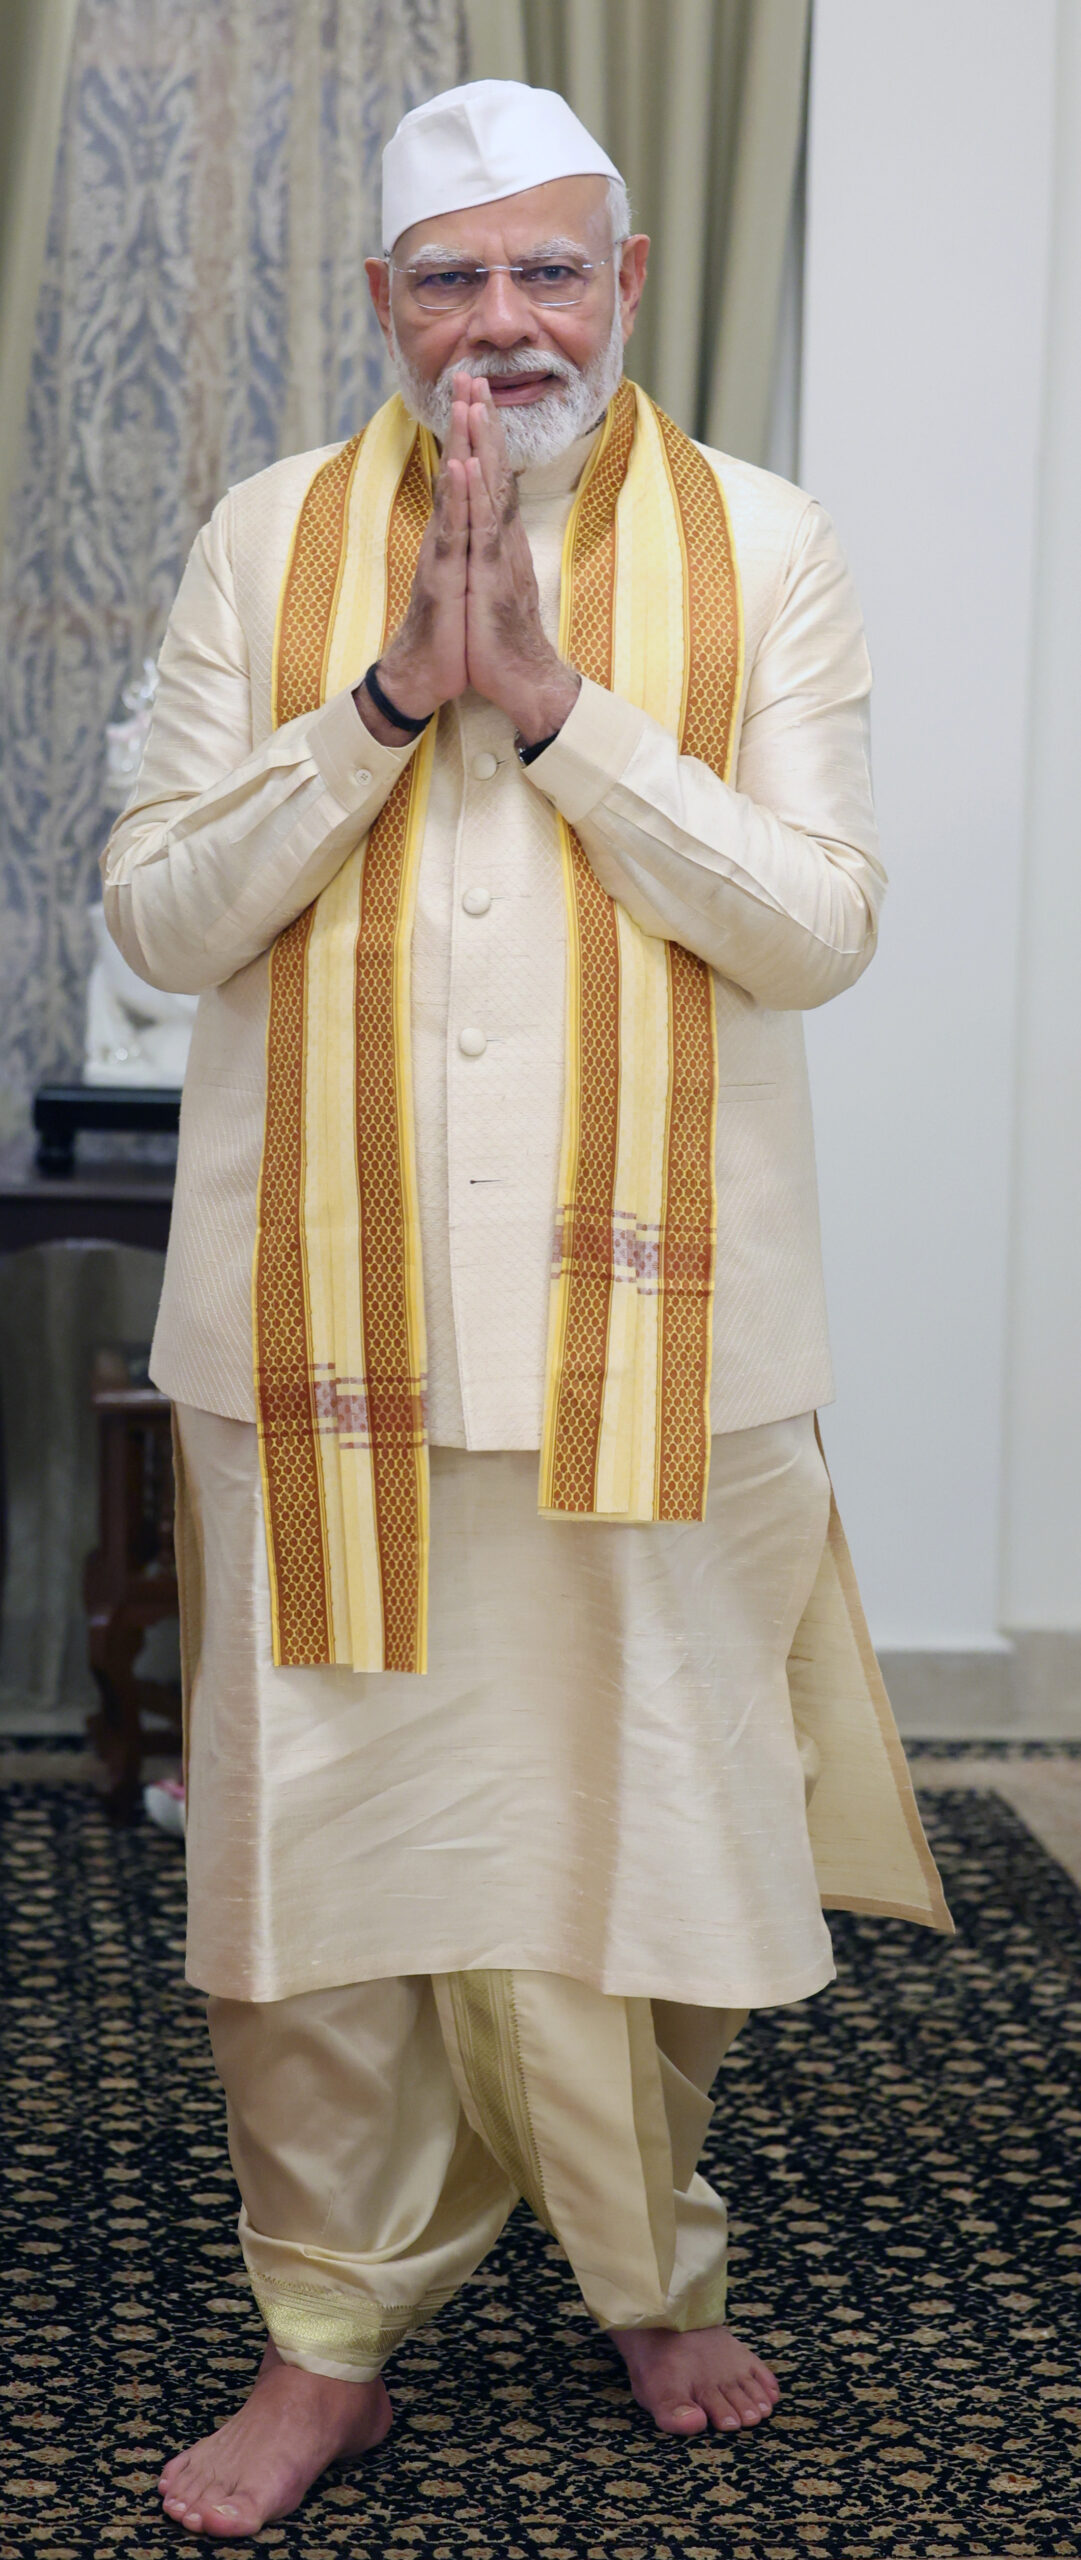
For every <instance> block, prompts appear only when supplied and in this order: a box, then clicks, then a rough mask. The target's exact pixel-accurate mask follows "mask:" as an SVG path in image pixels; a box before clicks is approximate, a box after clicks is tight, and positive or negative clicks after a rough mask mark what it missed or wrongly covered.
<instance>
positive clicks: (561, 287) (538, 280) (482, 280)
mask: <svg viewBox="0 0 1081 2560" xmlns="http://www.w3.org/2000/svg"><path fill="white" fill-rule="evenodd" d="M404 272H405V275H406V278H407V280H408V283H409V288H410V291H411V292H412V293H413V295H414V296H415V298H416V300H417V301H418V302H419V303H420V305H421V307H422V309H423V310H425V311H460V310H462V309H463V308H465V306H466V305H468V304H469V303H470V302H473V301H475V300H476V297H477V295H478V294H480V293H483V291H484V287H485V285H486V284H487V281H488V277H489V275H491V274H496V275H509V276H510V277H512V279H513V281H514V283H515V284H516V285H517V287H518V290H519V292H520V293H524V294H525V295H526V297H527V299H528V300H529V301H530V302H533V303H538V304H540V305H541V306H546V307H547V308H549V309H551V308H552V307H553V306H556V305H561V304H562V305H565V304H567V303H570V302H580V301H581V299H582V295H583V294H584V292H585V290H586V286H587V285H588V283H589V279H590V277H591V275H592V273H593V262H591V261H589V260H586V259H570V258H555V259H551V258H546V259H544V260H543V262H541V261H538V262H536V263H535V264H533V263H531V264H528V265H522V266H512V267H496V268H490V267H469V266H455V267H451V266H437V265H435V264H432V265H430V266H423V267H406V269H405V270H404Z"/></svg>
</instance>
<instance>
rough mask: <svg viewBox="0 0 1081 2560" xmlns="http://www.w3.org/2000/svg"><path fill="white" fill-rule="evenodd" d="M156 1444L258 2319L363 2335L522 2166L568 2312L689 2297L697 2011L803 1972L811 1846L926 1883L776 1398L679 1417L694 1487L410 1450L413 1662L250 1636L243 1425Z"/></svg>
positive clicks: (708, 2237)
mask: <svg viewBox="0 0 1081 2560" xmlns="http://www.w3.org/2000/svg"><path fill="white" fill-rule="evenodd" d="M177 1456H178V1494H179V1502H178V1520H179V1527H180V1556H181V1567H182V1585H183V1591H182V1614H183V1628H184V1638H185V1653H186V1663H187V1676H186V1694H187V1700H188V1707H187V1746H188V1749H187V1756H188V1863H189V1878H190V1886H191V1894H190V1920H189V1937H188V1970H189V1974H190V1977H191V1978H192V1980H194V1981H195V1982H196V1983H198V1984H200V1985H201V1986H202V1987H203V1988H205V1989H206V1990H207V1991H208V1992H209V1993H210V1994H211V1997H210V2000H209V2003H208V2015H209V2021H210V2028H211V2035H212V2039H213V2044H214V2052H215V2057H216V2060H217V2063H218V2068H219V2071H220V2074H221V2077H222V2080H223V2082H224V2085H225V2088H226V2092H227V2098H228V2109H229V2128H230V2141H231V2147H232V2157H233V2162H234V2166H235V2169H236V2174H237V2179H238V2183H239V2186H240V2190H241V2195H242V2198H243V2211H242V2214H241V2225H240V2228H241V2239H242V2245H243V2249H244V2255H245V2259H246V2262H247V2265H248V2268H249V2272H250V2274H251V2278H252V2282H253V2286H254V2290H255V2293H256V2297H257V2299H258V2301H259V2304H260V2307H261V2309H262V2312H263V2315H264V2318H265V2319H266V2321H267V2325H268V2327H269V2330H270V2333H271V2336H272V2337H273V2339H274V2340H275V2343H276V2345H277V2346H278V2348H279V2350H280V2352H281V2353H282V2354H283V2355H284V2356H286V2357H287V2358H288V2359H291V2360H292V2361H294V2362H296V2363H302V2364H305V2365H307V2366H309V2367H310V2368H311V2369H313V2370H316V2371H320V2372H328V2373H331V2374H340V2375H344V2376H347V2377H363V2376H366V2375H370V2374H372V2373H375V2372H377V2371H378V2370H379V2368H380V2366H381V2364H382V2362H383V2360H384V2359H385V2357H386V2356H387V2355H388V2354H389V2353H390V2352H391V2350H392V2348H393V2347H394V2346H395V2345H397V2344H398V2343H399V2341H400V2340H401V2339H402V2338H403V2337H404V2336H406V2335H407V2334H408V2333H409V2332H410V2331H411V2330H412V2329H414V2328H415V2327H417V2326H418V2325H419V2324H420V2323H421V2322H422V2321H423V2320H425V2319H426V2318H428V2317H430V2316H431V2314H432V2312H433V2311H434V2310H436V2309H437V2308H438V2307H439V2306H440V2304H441V2303H443V2302H445V2301H446V2300H447V2299H448V2298H449V2296H450V2295H451V2294H452V2293H453V2292H454V2291H456V2289H457V2288H458V2286H459V2285H460V2284H461V2283H462V2282H463V2281H464V2280H465V2278H466V2277H467V2276H468V2275H469V2274H470V2273H471V2272H472V2270H473V2269H474V2268H475V2267H476V2266H477V2265H478V2264H479V2262H480V2260H481V2259H482V2258H483V2257H484V2255H485V2253H486V2252H487V2250H488V2249H489V2248H490V2247H491V2245H492V2243H493V2241H494V2240H495V2239H496V2237H497V2235H498V2233H499V2231H500V2229H501V2227H502V2225H503V2222H504V2221H505V2219H506V2217H507V2215H508V2213H509V2212H510V2211H511V2208H512V2206H513V2205H514V2203H515V2201H516V2199H517V2197H518V2196H519V2195H524V2196H525V2197H526V2198H527V2199H528V2201H529V2203H530V2204H531V2205H532V2207H533V2209H534V2210H535V2212H536V2213H537V2214H538V2216H539V2218H540V2219H541V2221H542V2222H543V2223H544V2224H545V2225H546V2227H547V2228H548V2229H549V2230H550V2231H552V2232H553V2233H554V2235H555V2236H556V2238H557V2239H558V2241H559V2243H560V2245H561V2246H562V2247H563V2249H564V2250H565V2251H566V2254H567V2256H568V2259H569V2260H570V2263H571V2265H572V2267H573V2269H574V2272H575V2275H576V2277H577V2280H578V2282H579V2285H580V2287H581V2290H582V2294H583V2297H584V2299H585V2301H586V2303H587V2305H588V2307H589V2309H590V2310H591V2312H592V2313H593V2314H594V2316H595V2317H596V2318H597V2319H598V2320H599V2321H601V2322H602V2323H603V2324H605V2325H607V2326H610V2327H616V2328H623V2327H633V2326H649V2327H672V2328H684V2327H705V2326H708V2325H711V2324H712V2323H713V2322H715V2321H718V2320H720V2319H721V2318H722V2316H723V2307H724V2285H725V2250H726V2221H725V2211H724V2206H723V2204H722V2203H721V2201H720V2199H719V2198H718V2197H717V2196H716V2195H714V2193H713V2192H712V2190H711V2189H710V2188H709V2186H708V2185H707V2184H706V2183H705V2181H704V2180H703V2179H702V2178H700V2177H699V2176H697V2175H696V2170H695V2164H696V2161H697V2158H698V2155H699V2152H700V2150H701V2146H702V2142H703V2139H704V2135H705V2131H706V2127H707V2124H708V2121H709V2114H710V2100H709V2090H710V2086H711V2083H712V2080H713V2076H714V2073H715V2071H716V2069H717V2066H718V2064H719V2062H720V2060H721V2057H722V2054H723V2052H724V2050H725V2047H726V2045H727V2043H728V2042H729V2041H730V2039H731V2036H732V2035H733V2034H734V2032H735V2030H736V2028H737V2026H738V2025H739V2024H740V2022H741V2019H742V2017H743V2016H744V2015H745V2014H746V2012H747V2010H748V2009H750V2008H753V2007H757V2006H761V2005H768V2004H772V2003H775V2002H779V2001H788V2000H793V1999H799V1998H802V1997H805V1996H806V1995H807V1994H809V1993H811V1992H814V1991H816V1990H817V1989H819V1988H820V1987H821V1985H822V1984H823V1983H825V1982H826V1981H828V1980H829V1978H830V1976H831V1974H832V1971H833V1960H832V1951H831V1947H830V1940H829V1934H828V1931H827V1929H826V1926H825V1922H824V1920H823V1916H822V1894H823V1886H824V1881H825V1883H826V1885H827V1887H828V1889H830V1890H831V1891H832V1894H833V1895H834V1897H835V1898H837V1899H851V1900H857V1899H861V1898H862V1899H863V1900H864V1904H865V1907H869V1908H878V1909H882V1908H886V1909H889V1908H891V1907H900V1908H903V1909H904V1908H908V1909H910V1910H911V1916H913V1917H919V1918H923V1919H929V1920H930V1921H931V1923H932V1925H937V1926H942V1925H943V1924H944V1922H945V1912H944V1906H943V1905H942V1902H941V1895H940V1892H939V1891H938V1887H937V1878H936V1877H935V1874H934V1868H933V1866H932V1864H931V1862H930V1859H929V1857H928V1855H927V1853H926V1848H925V1844H923V1841H922V1834H921V1833H920V1830H919V1824H918V1820H917V1819H916V1817H915V1810H914V1806H913V1805H912V1802H911V1790H910V1789H908V1790H907V1794H906V1789H907V1778H906V1776H905V1773H904V1766H903V1758H902V1756H901V1754H900V1748H899V1745H898V1744H897V1741H896V1736H895V1734H894V1732H893V1727H892V1722H891V1721H890V1719H889V1711H888V1706H886V1705H885V1701H884V1694H883V1696H882V1698H881V1699H880V1701H879V1702H878V1704H877V1706H876V1704H875V1700H874V1696H873V1681H874V1676H875V1674H874V1663H873V1656H872V1655H871V1654H870V1648H869V1645H868V1644H867V1641H866V1631H865V1629H864V1628H863V1622H862V1616H861V1614H860V1613H859V1610H858V1599H855V1598H854V1596H853V1594H854V1585H852V1584H851V1578H850V1567H849V1566H848V1561H847V1551H846V1550H845V1549H844V1546H843V1540H840V1538H839V1528H838V1526H837V1525H836V1514H835V1512H833V1511H831V1504H830V1488H829V1480H828V1477H827V1475H826V1471H825V1467H824V1464H823V1461H822V1457H821V1453H820V1450H819V1447H818V1443H817V1440H816V1436H815V1431H814V1423H813V1417H812V1416H811V1415H802V1416H798V1417H796V1418H795V1419H793V1420H789V1421H785V1422H778V1423H770V1424H766V1425H762V1426H760V1427H758V1428H756V1429H752V1430H748V1431H744V1432H733V1433H726V1434H725V1435H723V1436H722V1437H720V1438H718V1439H717V1440H715V1441H714V1444H713V1461H712V1469H711V1480H710V1495H709V1506H708V1512H707V1517H706V1520H705V1521H704V1522H701V1523H685V1522H679V1523H658V1524H652V1525H643V1526H641V1527H627V1526H623V1525H619V1526H617V1525H615V1524H608V1523H606V1522H604V1521H596V1520H590V1521H573V1522H570V1521H567V1522H564V1521H559V1520H552V1519H547V1518H540V1517H539V1516H538V1512H537V1480H536V1458H535V1456H533V1455H531V1454H529V1453H521V1452H511V1451H491V1452H486V1453H482V1454H477V1453H469V1454H466V1453H465V1452H461V1451H457V1450H448V1449H435V1450H433V1452H432V1576H431V1627H432V1636H431V1651H430V1669H429V1671H428V1673H427V1674H426V1675H425V1676H423V1677H416V1676H412V1677H411V1676H409V1675H407V1674H392V1673H377V1674H375V1673H373V1674H357V1673H355V1672H352V1671H349V1670H346V1669H342V1668H322V1669H318V1670H308V1671H305V1670H297V1669H275V1667H274V1665H273V1662H272V1659H271V1650H270V1637H269V1602H268V1593H267V1568H266V1553H265V1544H264V1530H263V1514H262V1501H261V1492H260V1484H259V1474H258V1464H257V1457H256V1446H255V1432H254V1430H253V1428H252V1427H251V1426H250V1425H249V1424H245V1423H241V1422H236V1421H226V1420H223V1419H220V1418H216V1417H215V1416H213V1415H209V1414H203V1413H200V1412H197V1411H194V1410H192V1409H190V1408H186V1407H185V1408H181V1409H180V1410H179V1412H178V1415H177ZM846 1576H847V1577H848V1580H847V1581H846ZM879 1685H880V1684H879ZM809 1783H811V1784H812V1785H813V1793H812V1807H811V1810H812V1822H813V1818H814V1814H815V1810H816V1808H817V1807H818V1806H819V1804H822V1805H823V1806H824V1818H823V1820H822V1823H821V1825H820V1828H819V1833H818V1837H817V1839H816V1838H813V1837H812V1831H811V1829H810V1828H809V1825H808V1815H807V1792H808V1784H809ZM891 1894H892V1895H893V1896H894V1897H895V1898H896V1899H895V1902H891V1899H890V1897H891ZM906 1896H907V1897H908V1899H907V1901H906V1899H905V1897H906ZM946 1925H948V1923H947V1924H946Z"/></svg>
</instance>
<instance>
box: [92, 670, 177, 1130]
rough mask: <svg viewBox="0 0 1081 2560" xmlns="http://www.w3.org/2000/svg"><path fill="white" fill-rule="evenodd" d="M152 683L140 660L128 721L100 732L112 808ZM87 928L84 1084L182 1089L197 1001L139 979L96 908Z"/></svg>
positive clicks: (140, 732)
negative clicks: (88, 960) (90, 953)
mask: <svg viewBox="0 0 1081 2560" xmlns="http://www.w3.org/2000/svg"><path fill="white" fill-rule="evenodd" d="M157 680H158V677H157V668H156V667H155V665H154V661H153V658H146V659H145V660H144V662H143V672H142V677H141V679H140V681H139V682H138V683H137V684H129V685H125V687H124V691H123V693H122V695H121V697H120V698H121V701H122V702H123V704H124V706H125V708H126V710H127V712H128V714H129V717H128V718H127V719H126V720H111V721H110V722H109V725H108V727H107V729H106V731H105V740H106V775H107V779H108V783H109V788H110V792H115V794H116V807H117V808H118V809H119V808H121V807H122V806H123V803H124V801H125V800H126V799H127V797H128V793H129V791H130V790H131V786H132V784H133V782H134V781H135V778H136V775H137V773H138V771H139V766H140V764H141V762H142V755H143V748H144V746H145V744H146V734H147V730H148V729H149V727H150V705H151V703H152V702H153V699H154V691H155V687H156V685H157ZM90 929H91V932H92V934H93V938H94V957H93V961H92V964H91V970H90V979H89V983H88V986H87V991H86V1056H85V1059H84V1062H83V1083H84V1084H132V1085H182V1084H183V1082H184V1069H185V1067H186V1066H187V1063H188V1048H189V1045H190V1042H191V1026H192V1022H193V1020H194V1016H195V1008H196V1005H197V1003H198V1001H199V999H198V997H197V996H172V995H165V994H163V993H162V991H161V989H160V988H158V987H148V986H147V985H146V984H145V982H144V980H143V979H142V978H137V977H136V975H135V971H134V969H129V967H128V964H127V961H126V960H125V959H124V958H123V956H122V954H121V953H120V952H119V951H118V950H117V947H116V944H115V942H113V941H112V939H111V937H110V935H109V932H108V929H107V927H106V923H105V912H104V909H103V908H102V907H91V910H90Z"/></svg>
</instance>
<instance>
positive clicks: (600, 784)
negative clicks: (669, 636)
mask: <svg viewBox="0 0 1081 2560" xmlns="http://www.w3.org/2000/svg"><path fill="white" fill-rule="evenodd" d="M648 726H649V715H648V713H647V712H645V711H640V710H639V709H638V706H637V704H636V703H634V702H624V701H623V700H622V699H621V697H620V695H619V694H618V693H609V692H608V691H607V690H606V688H605V686H604V685H602V684H592V683H591V682H590V679H589V677H588V676H583V678H582V686H581V691H580V693H579V695H578V700H577V702H576V703H575V706H574V709H573V711H571V712H568V714H567V718H566V719H565V721H564V723H563V726H562V728H561V730H560V731H559V734H558V736H557V737H555V738H553V740H552V743H551V746H550V747H546V748H545V750H544V753H543V755H540V756H535V757H534V760H533V762H532V764H529V765H526V766H525V767H524V771H525V774H526V778H527V780H528V781H529V782H532V783H533V784H535V786H536V788H537V789H538V790H539V791H543V792H544V794H545V797H546V799H548V800H553V801H554V802H555V805H556V808H557V809H558V810H559V813H560V816H561V817H563V818H565V819H566V821H567V824H568V826H571V827H575V826H578V825H579V824H580V822H581V820H582V819H583V818H588V816H589V813H590V810H591V809H595V808H596V807H597V805H598V802H599V801H601V800H605V799H606V798H607V796H608V793H609V792H610V791H612V790H613V789H614V788H615V785H616V783H617V782H619V781H620V780H621V778H622V776H623V774H624V773H625V772H626V770H627V766H628V765H629V763H630V760H631V757H632V755H633V754H634V751H635V748H636V747H637V746H638V745H639V744H640V742H641V739H642V735H643V732H644V731H645V730H646V729H647V728H648Z"/></svg>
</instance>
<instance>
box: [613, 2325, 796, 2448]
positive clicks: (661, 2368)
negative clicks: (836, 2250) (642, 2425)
mask: <svg viewBox="0 0 1081 2560" xmlns="http://www.w3.org/2000/svg"><path fill="white" fill-rule="evenodd" d="M608 2335H609V2337H610V2338H611V2340H612V2344H613V2346H616V2347H618V2348H619V2352H620V2355H621V2356H622V2358H623V2361H624V2363H625V2365H626V2367H627V2371H628V2373H629V2375H630V2378H631V2390H632V2391H633V2393H634V2396H635V2399H636V2400H637V2402H638V2404H639V2406H640V2408H643V2409H648V2410H649V2412H650V2415H651V2416H652V2417H654V2418H655V2419H656V2421H657V2425H658V2426H659V2427H661V2428H663V2430H664V2433H665V2435H669V2436H696V2435H701V2433H702V2429H703V2427H708V2426H709V2425H710V2424H712V2425H713V2426H715V2427H756V2426H757V2425H758V2421H759V2419H760V2418H768V2417H769V2416H770V2414H771V2412H772V2411H773V2409H774V2408H775V2407H776V2404H777V2402H778V2400H779V2399H780V2396H781V2386H780V2384H779V2382H778V2380H777V2377H776V2375H775V2374H772V2373H771V2372H770V2369H769V2366H768V2364H761V2363H760V2362H759V2359H758V2357H757V2356H755V2355H752V2354H751V2350H750V2348H749V2347H744V2346H741V2345H740V2342H739V2339H738V2338H734V2337H733V2335H732V2332H731V2329H610V2330H609V2332H608Z"/></svg>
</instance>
